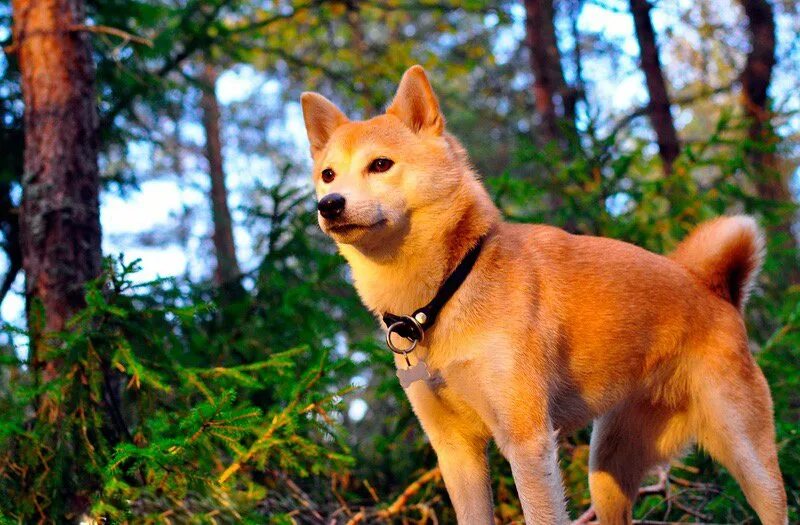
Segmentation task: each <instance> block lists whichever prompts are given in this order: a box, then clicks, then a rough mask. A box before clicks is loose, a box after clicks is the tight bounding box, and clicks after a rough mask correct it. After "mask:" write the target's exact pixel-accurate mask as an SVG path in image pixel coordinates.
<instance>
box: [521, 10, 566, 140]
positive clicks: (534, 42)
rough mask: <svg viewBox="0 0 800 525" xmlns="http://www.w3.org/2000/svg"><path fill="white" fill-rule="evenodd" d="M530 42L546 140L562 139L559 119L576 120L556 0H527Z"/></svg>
mask: <svg viewBox="0 0 800 525" xmlns="http://www.w3.org/2000/svg"><path fill="white" fill-rule="evenodd" d="M525 14H526V17H525V28H526V33H527V38H526V43H527V46H528V50H529V53H530V63H531V70H532V72H533V78H534V80H533V93H534V98H535V103H536V111H537V113H538V114H539V118H541V119H542V126H541V132H542V133H543V135H544V139H545V140H546V141H556V142H561V141H560V140H559V139H560V137H559V135H560V134H559V125H558V123H559V119H560V118H563V119H565V120H566V121H570V122H571V121H572V120H574V114H569V113H570V112H571V111H573V109H572V106H570V105H569V104H567V106H568V107H565V106H564V103H565V102H567V100H568V99H569V97H570V94H569V93H568V88H567V83H566V81H565V80H564V70H563V68H562V65H561V52H560V51H559V49H558V38H557V36H556V28H555V9H554V7H553V1H552V0H525Z"/></svg>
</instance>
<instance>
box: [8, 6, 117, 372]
mask: <svg viewBox="0 0 800 525" xmlns="http://www.w3.org/2000/svg"><path fill="white" fill-rule="evenodd" d="M13 9H14V41H15V46H17V49H18V53H19V67H20V72H21V76H22V93H23V100H24V103H25V166H24V173H23V176H22V191H23V193H22V205H21V209H20V218H19V220H20V237H21V244H22V258H23V262H22V264H23V269H24V271H25V277H26V286H25V290H26V296H27V299H28V306H29V320H30V312H31V306H32V304H33V302H34V301H40V302H41V304H42V306H43V308H44V314H45V319H44V328H45V329H47V330H61V329H63V328H64V326H65V323H66V321H67V320H68V319H69V318H70V317H71V316H72V315H73V314H74V313H75V312H76V311H77V310H79V309H80V308H82V307H83V306H84V285H85V284H86V282H87V281H89V280H90V279H93V278H95V277H97V276H98V275H99V273H100V270H101V244H100V241H101V238H100V235H101V233H100V206H99V191H100V177H99V173H98V167H97V150H98V140H97V113H96V107H95V89H94V65H93V63H92V56H91V47H90V44H89V41H88V35H87V34H86V33H85V32H81V31H76V30H74V29H73V26H75V25H77V24H82V23H83V22H84V16H85V9H84V4H83V1H82V0H14V2H13ZM36 328H37V327H36V326H31V329H33V330H36ZM34 335H35V333H34ZM34 355H36V354H34ZM37 357H38V358H40V359H42V358H44V357H45V356H37ZM53 373H56V370H55V369H54V365H53V363H47V368H46V369H45V378H47V377H48V374H53Z"/></svg>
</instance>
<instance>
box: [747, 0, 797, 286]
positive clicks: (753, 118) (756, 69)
mask: <svg viewBox="0 0 800 525" xmlns="http://www.w3.org/2000/svg"><path fill="white" fill-rule="evenodd" d="M740 2H741V4H742V7H743V8H744V12H745V16H746V17H747V30H748V34H749V38H750V53H749V54H748V55H747V62H746V63H745V66H744V70H743V71H742V74H741V77H740V80H741V83H742V95H741V97H742V106H743V108H744V113H745V116H746V117H747V119H748V121H749V123H748V130H747V132H748V137H749V138H750V141H751V143H752V146H751V147H750V149H749V152H748V157H749V160H750V163H751V164H752V165H753V166H754V167H755V168H756V169H757V170H758V171H759V174H758V175H759V176H758V177H757V179H756V181H755V182H756V191H757V192H758V195H759V196H760V197H761V198H763V199H765V200H770V201H776V202H783V203H787V202H792V194H791V192H790V191H789V186H788V181H787V180H785V179H784V177H783V176H782V174H781V170H780V166H779V162H778V157H777V155H776V153H775V146H776V145H777V143H778V141H779V138H778V136H777V135H776V134H775V130H774V129H773V127H772V122H771V120H772V113H771V111H770V107H769V87H770V84H771V82H772V71H773V69H774V67H775V63H776V59H775V47H776V39H775V13H774V11H773V8H772V5H771V4H770V2H769V0H740ZM793 222H794V214H789V216H788V217H786V218H785V219H783V220H782V221H781V222H780V223H779V224H778V225H777V227H776V228H775V230H774V231H775V233H777V234H778V235H779V236H780V237H782V238H783V241H784V242H783V243H782V244H784V246H783V248H785V250H786V251H787V252H788V253H790V254H794V253H795V250H796V249H797V240H796V239H795V238H794V235H793V234H792V224H793ZM790 258H791V261H790V263H789V267H788V269H787V272H788V279H789V282H791V283H796V282H800V268H798V264H797V256H796V255H792V256H791V257H790Z"/></svg>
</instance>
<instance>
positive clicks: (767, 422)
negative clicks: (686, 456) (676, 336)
mask: <svg viewBox="0 0 800 525" xmlns="http://www.w3.org/2000/svg"><path fill="white" fill-rule="evenodd" d="M737 354H738V355H737ZM711 356H715V357H714V359H715V362H708V363H707V365H706V366H703V367H701V368H706V370H704V371H698V372H699V373H698V376H697V377H700V376H702V377H703V378H704V379H703V380H702V381H698V391H697V399H696V406H697V416H696V417H697V426H698V436H697V437H698V442H699V444H700V446H701V447H703V448H704V449H706V450H707V451H708V452H709V454H711V456H712V457H713V458H714V459H716V460H717V461H719V462H720V463H722V465H724V466H725V467H726V468H727V469H728V470H729V471H730V472H731V474H732V475H733V477H734V478H736V481H737V482H738V483H739V485H740V486H741V487H742V490H743V491H744V494H745V497H746V498H747V501H748V502H749V503H750V505H751V506H752V507H753V509H755V511H756V513H757V514H758V517H759V519H760V520H761V523H764V524H765V525H785V524H786V523H787V509H786V493H785V492H784V488H783V481H782V478H781V472H780V469H779V467H778V456H777V452H776V447H775V431H774V427H773V422H772V399H771V397H770V393H769V388H768V386H767V382H766V380H765V379H764V375H763V374H762V372H761V370H760V369H759V368H758V366H757V365H756V364H755V362H754V360H753V359H752V356H751V355H750V354H749V352H748V351H747V348H746V347H743V348H741V349H740V350H739V351H737V352H736V353H731V354H730V355H725V354H724V353H723V354H721V353H720V352H716V353H714V354H710V356H709V360H710V358H711Z"/></svg>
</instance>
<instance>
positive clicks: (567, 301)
mask: <svg viewBox="0 0 800 525" xmlns="http://www.w3.org/2000/svg"><path fill="white" fill-rule="evenodd" d="M302 107H303V114H304V118H305V124H306V129H307V132H308V138H309V142H310V145H311V155H312V157H313V165H314V174H313V179H314V185H315V188H316V193H317V196H318V198H319V202H318V204H319V224H320V226H321V227H322V229H323V230H324V231H325V232H326V233H327V234H328V235H330V236H331V237H332V238H333V240H334V241H335V242H336V243H337V245H338V247H339V250H340V251H341V253H342V255H343V256H344V257H345V258H346V259H347V261H348V263H349V264H350V266H351V268H352V275H353V279H354V282H355V286H356V288H357V290H358V293H359V294H360V296H361V298H362V300H363V302H364V304H365V305H366V306H367V307H368V308H369V309H370V310H372V311H373V312H375V314H377V315H378V316H379V317H380V316H385V315H386V314H387V313H388V312H393V313H394V314H401V315H410V314H411V313H412V312H415V310H417V311H418V312H423V313H424V312H428V311H427V310H418V309H419V308H420V307H421V306H422V305H426V304H428V305H431V304H434V303H436V301H432V299H434V298H436V297H439V298H440V296H442V290H445V292H446V293H444V296H445V299H446V301H445V302H444V303H443V304H442V301H438V303H436V305H437V309H436V310H435V312H434V311H433V310H430V312H428V313H431V312H433V313H435V314H437V317H436V320H435V323H432V324H431V323H430V319H427V317H428V316H427V315H423V316H419V315H417V314H416V313H415V314H414V318H415V319H414V320H413V321H412V320H411V318H410V317H405V318H403V319H404V321H402V322H401V323H400V324H402V323H403V322H405V323H406V324H407V325H408V327H407V328H408V329H409V330H410V331H407V332H406V334H405V335H406V337H409V338H410V339H412V340H413V341H408V340H405V339H404V338H403V337H401V335H403V334H401V333H400V331H399V330H397V331H395V328H394V327H393V328H392V331H393V333H391V334H390V341H389V342H390V343H392V346H394V347H396V348H400V349H402V348H408V347H410V346H412V344H411V343H412V342H413V345H415V348H414V349H413V351H412V352H410V353H409V354H407V357H408V360H406V358H405V357H404V356H403V355H397V356H396V363H397V366H398V368H399V369H401V370H403V371H405V372H406V373H405V374H402V375H401V378H402V379H404V381H406V383H405V384H404V387H405V391H406V393H407V395H408V398H409V400H410V401H411V404H412V406H413V409H414V412H415V413H416V415H417V417H418V418H419V421H420V423H421V424H422V427H423V428H424V430H425V432H426V434H427V436H428V438H429V440H430V442H431V444H432V445H433V448H434V449H435V451H436V453H437V456H438V460H439V465H440V468H441V472H442V475H443V478H444V481H445V485H446V487H447V490H448V492H449V494H450V498H451V500H452V503H453V505H454V507H455V510H456V514H457V516H458V520H459V522H460V523H465V524H488V523H493V522H494V519H493V508H492V492H491V487H490V478H489V471H488V466H487V459H486V449H487V444H488V442H489V440H490V439H494V440H495V442H496V443H497V445H498V447H499V449H500V451H501V452H502V453H503V454H504V456H505V457H506V458H507V459H508V461H509V462H510V464H511V469H512V472H513V475H514V480H515V482H516V486H517V491H518V493H519V498H520V501H521V504H522V508H523V511H524V514H525V519H526V522H527V523H543V524H545V523H547V524H549V523H566V522H568V516H567V512H566V507H565V501H564V500H565V498H564V493H563V488H562V483H561V477H560V472H559V470H558V464H557V458H556V446H557V445H556V432H558V431H561V432H570V431H572V430H574V429H576V428H579V427H582V426H584V425H586V424H588V423H589V422H590V421H592V420H593V421H594V426H593V431H592V439H591V459H590V488H591V495H592V503H593V507H594V509H595V511H596V514H597V517H598V518H599V520H600V522H601V523H604V524H616V523H631V521H632V517H631V507H632V503H633V500H634V499H635V497H636V495H637V490H638V487H639V485H640V483H641V482H642V480H643V477H644V476H645V474H646V472H647V471H648V470H649V469H651V468H652V467H654V466H656V465H659V464H662V463H665V462H667V461H668V460H669V459H670V458H671V457H673V456H674V455H676V454H678V453H680V452H681V451H682V450H683V449H684V448H685V447H686V445H687V444H688V443H691V442H697V443H698V444H699V445H700V446H702V447H703V448H705V449H706V450H707V451H708V452H709V453H710V454H711V455H712V456H713V457H714V458H716V459H717V460H718V461H719V462H721V463H722V464H723V465H724V466H725V467H727V468H728V469H729V470H730V472H731V473H732V474H733V475H734V476H735V478H736V479H737V480H738V482H739V483H740V485H741V487H742V489H743V490H744V493H745V494H746V496H747V500H748V501H749V502H750V504H751V505H752V506H753V508H754V509H755V511H756V512H757V513H758V516H759V518H760V519H761V521H762V522H763V523H765V524H769V525H782V524H785V523H786V522H787V510H786V495H785V492H784V488H783V482H782V479H781V473H780V470H779V468H778V461H777V456H776V447H775V433H774V426H773V421H772V400H771V397H770V392H769V389H768V386H767V383H766V381H765V379H764V376H763V374H762V372H761V370H760V369H759V368H758V366H757V365H756V363H755V361H754V360H753V357H752V356H751V354H750V351H749V349H748V340H747V334H746V331H745V326H744V322H743V320H742V313H741V312H742V309H743V308H744V305H745V302H746V300H747V296H748V292H749V290H750V287H751V285H752V283H753V281H754V280H755V278H756V275H757V273H758V271H759V269H760V265H761V259H762V252H763V238H762V234H761V232H760V231H759V229H758V227H757V225H756V223H755V222H754V221H753V219H751V218H749V217H745V216H735V217H723V218H719V219H716V220H713V221H710V222H707V223H704V224H702V225H700V226H699V227H698V228H697V229H696V230H695V231H694V232H693V233H692V234H691V235H689V237H688V238H687V239H686V240H684V241H683V243H682V244H681V245H680V246H679V247H678V248H677V250H676V251H675V252H674V253H672V254H670V255H669V256H666V257H665V256H661V255H656V254H654V253H650V252H648V251H646V250H644V249H641V248H638V247H636V246H633V245H631V244H627V243H624V242H620V241H616V240H612V239H605V238H598V237H589V236H576V235H570V234H568V233H566V232H564V231H562V230H560V229H557V228H553V227H549V226H535V225H520V224H509V223H505V222H503V221H502V219H501V217H500V213H499V211H498V210H497V208H496V207H495V206H494V204H493V203H492V201H491V199H490V198H489V196H488V194H487V192H486V190H485V189H484V188H483V186H482V185H481V183H480V182H479V180H478V178H477V176H476V174H475V173H474V171H473V170H472V168H471V167H470V164H469V161H468V158H467V154H466V152H465V151H464V148H463V147H462V146H461V145H460V144H459V143H458V141H457V140H456V139H455V138H454V137H452V136H451V135H449V134H448V133H447V132H446V131H445V120H444V117H443V115H442V113H441V111H440V108H439V104H438V101H437V98H436V96H435V94H434V92H433V90H432V88H431V86H430V83H429V82H428V79H427V77H426V75H425V72H424V70H423V69H422V68H421V67H419V66H414V67H412V68H411V69H409V70H408V71H407V72H406V73H405V75H404V76H403V79H402V80H401V82H400V85H399V88H398V91H397V94H396V96H395V98H394V100H393V102H392V104H391V105H390V106H389V108H388V109H387V111H386V113H385V114H383V115H380V116H377V117H375V118H372V119H370V120H366V121H358V122H357V121H350V120H348V118H347V117H346V116H345V115H344V114H343V113H342V112H341V111H340V110H339V109H338V108H337V107H336V106H335V105H334V104H333V103H331V102H330V101H328V100H327V99H326V98H324V97H323V96H321V95H319V94H316V93H304V94H303V96H302ZM468 259H469V260H470V264H469V265H466V264H465V263H464V261H465V260H468ZM465 268H466V269H465ZM455 274H458V275H457V276H456V277H457V278H455V279H454V278H453V277H450V276H453V275H455ZM454 280H455V281H456V282H455V286H454V283H453V281H454ZM384 319H386V317H384ZM426 322H427V323H428V326H423V325H424V324H425V323H426ZM384 328H387V327H386V326H384ZM423 328H424V330H423ZM415 330H417V331H416V332H415ZM423 331H424V334H423V333H422V332H423ZM409 334H411V335H409ZM404 345H405V346H404ZM419 366H424V370H423V369H420V368H417V367H419ZM412 369H413V370H421V372H420V373H417V372H414V373H411V372H409V370H412ZM410 376H413V377H410Z"/></svg>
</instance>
